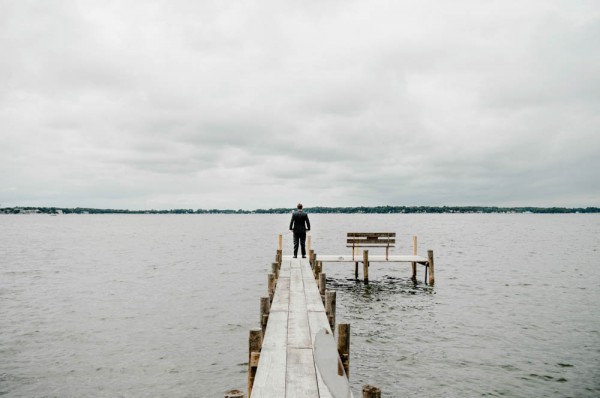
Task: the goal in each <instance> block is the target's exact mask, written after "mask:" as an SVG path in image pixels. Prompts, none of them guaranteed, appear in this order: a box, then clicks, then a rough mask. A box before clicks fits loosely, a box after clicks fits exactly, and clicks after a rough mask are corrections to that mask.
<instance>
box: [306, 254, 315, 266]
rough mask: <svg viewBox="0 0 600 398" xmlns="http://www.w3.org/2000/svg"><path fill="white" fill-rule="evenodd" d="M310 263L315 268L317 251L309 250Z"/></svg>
mask: <svg viewBox="0 0 600 398" xmlns="http://www.w3.org/2000/svg"><path fill="white" fill-rule="evenodd" d="M308 263H309V264H310V265H311V266H312V267H313V268H314V267H315V251H314V250H312V249H311V250H309V251H308Z"/></svg>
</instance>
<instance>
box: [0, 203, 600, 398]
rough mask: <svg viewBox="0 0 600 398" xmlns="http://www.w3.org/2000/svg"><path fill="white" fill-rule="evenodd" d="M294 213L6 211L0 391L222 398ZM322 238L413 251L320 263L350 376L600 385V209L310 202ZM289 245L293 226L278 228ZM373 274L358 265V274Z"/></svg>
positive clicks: (418, 383) (530, 391)
mask: <svg viewBox="0 0 600 398" xmlns="http://www.w3.org/2000/svg"><path fill="white" fill-rule="evenodd" d="M288 223H289V218H288V215H185V216H183V215H182V216H176V215H171V216H163V215H139V216H134V215H120V216H116V215H105V216H94V215H87V216H86V215H80V216H77V215H73V216H71V215H69V216H58V217H48V216H2V217H0V242H2V244H0V331H1V332H0V395H6V396H10V397H37V396H48V397H64V396H95V397H96V396H100V397H102V396H106V397H113V396H135V397H137V396H155V397H162V396H165V397H166V396H170V397H197V396H202V397H204V396H206V397H219V396H223V392H224V391H226V390H229V389H232V388H240V389H243V388H244V386H245V384H246V379H245V377H246V368H247V362H246V361H247V355H248V354H247V352H246V350H247V344H248V343H247V338H248V330H249V329H251V328H256V327H257V326H258V319H259V300H260V297H261V296H264V295H265V293H266V289H267V273H268V272H269V270H270V264H271V262H272V261H273V255H274V251H275V248H276V245H277V239H276V236H277V234H278V233H280V232H281V231H285V230H286V227H287V225H288ZM311 224H312V225H313V231H312V234H313V235H312V237H313V247H314V248H315V249H316V251H317V252H318V253H321V254H329V255H333V254H343V253H347V251H348V249H347V248H346V247H345V234H346V232H348V231H353V230H378V231H391V232H394V231H395V232H397V241H398V247H397V248H396V249H395V253H393V254H405V253H407V252H411V251H412V235H418V236H419V247H420V251H424V250H426V249H433V250H434V253H435V258H436V285H435V286H434V287H431V286H428V285H426V284H424V283H423V276H424V274H423V268H422V267H419V275H418V278H419V280H418V281H417V283H415V282H413V281H412V280H411V279H410V273H411V271H410V264H401V265H398V264H396V265H393V264H381V263H379V264H378V263H373V264H372V265H371V268H370V269H369V276H370V283H369V284H368V285H365V284H364V283H363V282H362V281H355V280H354V278H353V277H354V264H334V263H331V264H328V263H326V264H325V272H326V273H327V287H328V289H334V290H336V291H337V292H338V293H337V314H336V318H337V321H338V323H342V322H343V323H350V324H351V352H350V381H351V385H352V388H353V390H354V393H355V395H358V394H359V392H360V388H361V386H362V385H363V384H367V383H368V384H373V385H376V386H378V387H380V388H381V389H382V391H383V396H386V397H392V396H396V395H399V394H401V395H402V396H407V397H411V396H415V397H416V396H426V397H448V396H510V397H531V396H556V397H562V396H577V397H596V396H599V395H600V373H599V372H598V369H600V310H599V307H598V305H597V303H598V302H600V267H598V261H597V252H598V250H600V241H599V240H598V239H597V236H600V217H598V216H597V215H524V214H521V215H494V214H492V215H477V214H472V215H469V214H464V215H444V214H442V215H311ZM284 240H285V242H284V244H285V247H284V249H285V253H284V254H289V252H290V250H291V236H290V235H286V236H285V237H284ZM361 274H362V272H361Z"/></svg>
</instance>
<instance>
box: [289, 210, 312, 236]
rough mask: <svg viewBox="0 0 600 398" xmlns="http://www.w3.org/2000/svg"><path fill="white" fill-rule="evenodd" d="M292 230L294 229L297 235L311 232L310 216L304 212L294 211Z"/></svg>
mask: <svg viewBox="0 0 600 398" xmlns="http://www.w3.org/2000/svg"><path fill="white" fill-rule="evenodd" d="M290 229H293V230H294V233H295V234H297V233H303V232H306V231H310V221H309V220H308V214H306V213H305V212H303V211H294V213H293V214H292V221H290Z"/></svg>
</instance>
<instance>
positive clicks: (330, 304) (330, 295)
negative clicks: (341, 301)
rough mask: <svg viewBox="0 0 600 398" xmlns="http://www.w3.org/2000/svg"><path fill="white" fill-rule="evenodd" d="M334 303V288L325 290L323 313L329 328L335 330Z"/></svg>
mask: <svg viewBox="0 0 600 398" xmlns="http://www.w3.org/2000/svg"><path fill="white" fill-rule="evenodd" d="M335 304H336V292H335V291H334V290H326V291H325V313H326V314H327V320H328V321H329V326H330V327H331V330H335Z"/></svg>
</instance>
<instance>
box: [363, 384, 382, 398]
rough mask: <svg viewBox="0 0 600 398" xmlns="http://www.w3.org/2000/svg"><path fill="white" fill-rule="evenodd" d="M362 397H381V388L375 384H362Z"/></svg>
mask: <svg viewBox="0 0 600 398" xmlns="http://www.w3.org/2000/svg"><path fill="white" fill-rule="evenodd" d="M362 396H363V398H381V390H380V389H379V388H377V387H375V386H371V385H368V384H366V385H364V386H363V390H362Z"/></svg>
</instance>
